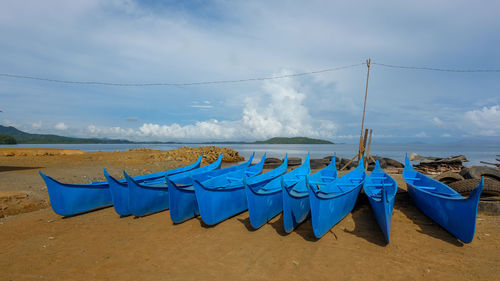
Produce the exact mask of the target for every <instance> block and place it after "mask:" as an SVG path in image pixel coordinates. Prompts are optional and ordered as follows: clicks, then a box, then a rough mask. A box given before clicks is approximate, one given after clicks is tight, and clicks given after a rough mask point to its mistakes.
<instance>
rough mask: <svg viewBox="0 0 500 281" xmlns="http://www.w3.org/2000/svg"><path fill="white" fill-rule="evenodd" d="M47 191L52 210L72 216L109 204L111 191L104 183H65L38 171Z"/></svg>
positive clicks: (110, 202)
mask: <svg viewBox="0 0 500 281" xmlns="http://www.w3.org/2000/svg"><path fill="white" fill-rule="evenodd" d="M40 175H41V176H42V178H43V180H44V181H45V184H46V185H47V191H48V193H49V199H50V206H51V207H52V210H54V212H55V213H56V214H58V215H61V216H72V215H76V214H79V213H85V212H88V211H92V210H95V209H100V208H103V207H108V206H111V204H112V200H111V192H110V191H109V185H108V184H107V183H106V184H89V185H87V184H86V185H78V184H66V183H60V182H58V181H56V180H54V179H53V178H51V177H49V176H47V175H45V174H43V173H41V172H40Z"/></svg>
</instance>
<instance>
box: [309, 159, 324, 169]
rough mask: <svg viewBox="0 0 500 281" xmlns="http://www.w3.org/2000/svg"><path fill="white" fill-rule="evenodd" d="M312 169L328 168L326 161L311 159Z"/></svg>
mask: <svg viewBox="0 0 500 281" xmlns="http://www.w3.org/2000/svg"><path fill="white" fill-rule="evenodd" d="M310 163H311V169H322V168H324V167H326V165H328V164H325V159H311V161H310Z"/></svg>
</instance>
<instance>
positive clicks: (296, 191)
mask: <svg viewBox="0 0 500 281" xmlns="http://www.w3.org/2000/svg"><path fill="white" fill-rule="evenodd" d="M335 158H336V157H335V156H334V157H333V158H332V160H331V161H330V164H328V166H326V167H325V168H323V169H321V170H319V171H317V172H316V173H314V174H312V175H311V176H310V178H311V180H313V181H316V182H317V183H318V184H324V183H327V182H331V181H333V180H335V179H336V178H337V169H336V167H335ZM306 161H309V155H308V157H307V159H306ZM308 174H309V173H304V174H302V178H300V180H298V181H297V180H295V181H292V182H287V181H283V186H282V189H283V228H284V230H285V232H287V233H290V232H292V231H293V230H294V229H295V228H296V227H297V226H298V225H299V224H301V223H302V222H304V221H305V220H306V219H307V216H308V215H309V211H310V206H309V191H308V188H307V181H306V179H307V178H309V177H308Z"/></svg>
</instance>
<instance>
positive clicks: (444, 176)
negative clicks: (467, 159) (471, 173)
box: [434, 171, 464, 184]
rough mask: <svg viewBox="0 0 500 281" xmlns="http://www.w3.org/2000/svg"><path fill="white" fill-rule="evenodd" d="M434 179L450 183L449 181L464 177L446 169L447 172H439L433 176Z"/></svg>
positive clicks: (459, 179)
mask: <svg viewBox="0 0 500 281" xmlns="http://www.w3.org/2000/svg"><path fill="white" fill-rule="evenodd" d="M434 179H435V180H438V181H440V182H442V183H444V184H451V183H453V182H456V181H461V180H464V177H462V176H461V175H460V174H459V173H454V172H452V171H447V172H444V173H441V174H439V175H437V176H435V177H434Z"/></svg>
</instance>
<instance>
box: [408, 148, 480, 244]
mask: <svg viewBox="0 0 500 281" xmlns="http://www.w3.org/2000/svg"><path fill="white" fill-rule="evenodd" d="M403 179H404V180H405V182H406V186H407V188H408V193H409V194H410V197H411V199H412V201H413V203H414V204H415V205H416V206H417V208H418V209H420V211H422V213H424V214H425V215H427V216H428V217H430V218H431V219H432V220H434V221H435V222H437V223H438V224H439V225H441V226H442V227H443V228H444V229H446V230H447V231H448V232H449V233H451V234H452V235H453V236H455V237H457V238H458V239H460V240H461V241H462V242H464V243H470V242H472V239H473V238H474V232H475V231H476V216H477V206H478V204H479V197H480V196H481V192H482V191H483V179H481V181H480V182H479V184H478V186H477V187H476V188H475V189H474V190H472V192H471V193H470V194H469V197H467V198H464V197H463V196H462V195H460V194H459V193H458V192H456V191H455V190H453V189H452V188H450V187H449V186H447V185H446V184H443V183H441V182H439V181H437V180H435V179H432V178H430V177H428V176H426V175H424V174H422V173H420V172H418V171H416V170H415V169H414V168H413V167H412V165H411V163H410V160H409V159H408V157H406V159H405V168H404V170H403Z"/></svg>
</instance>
